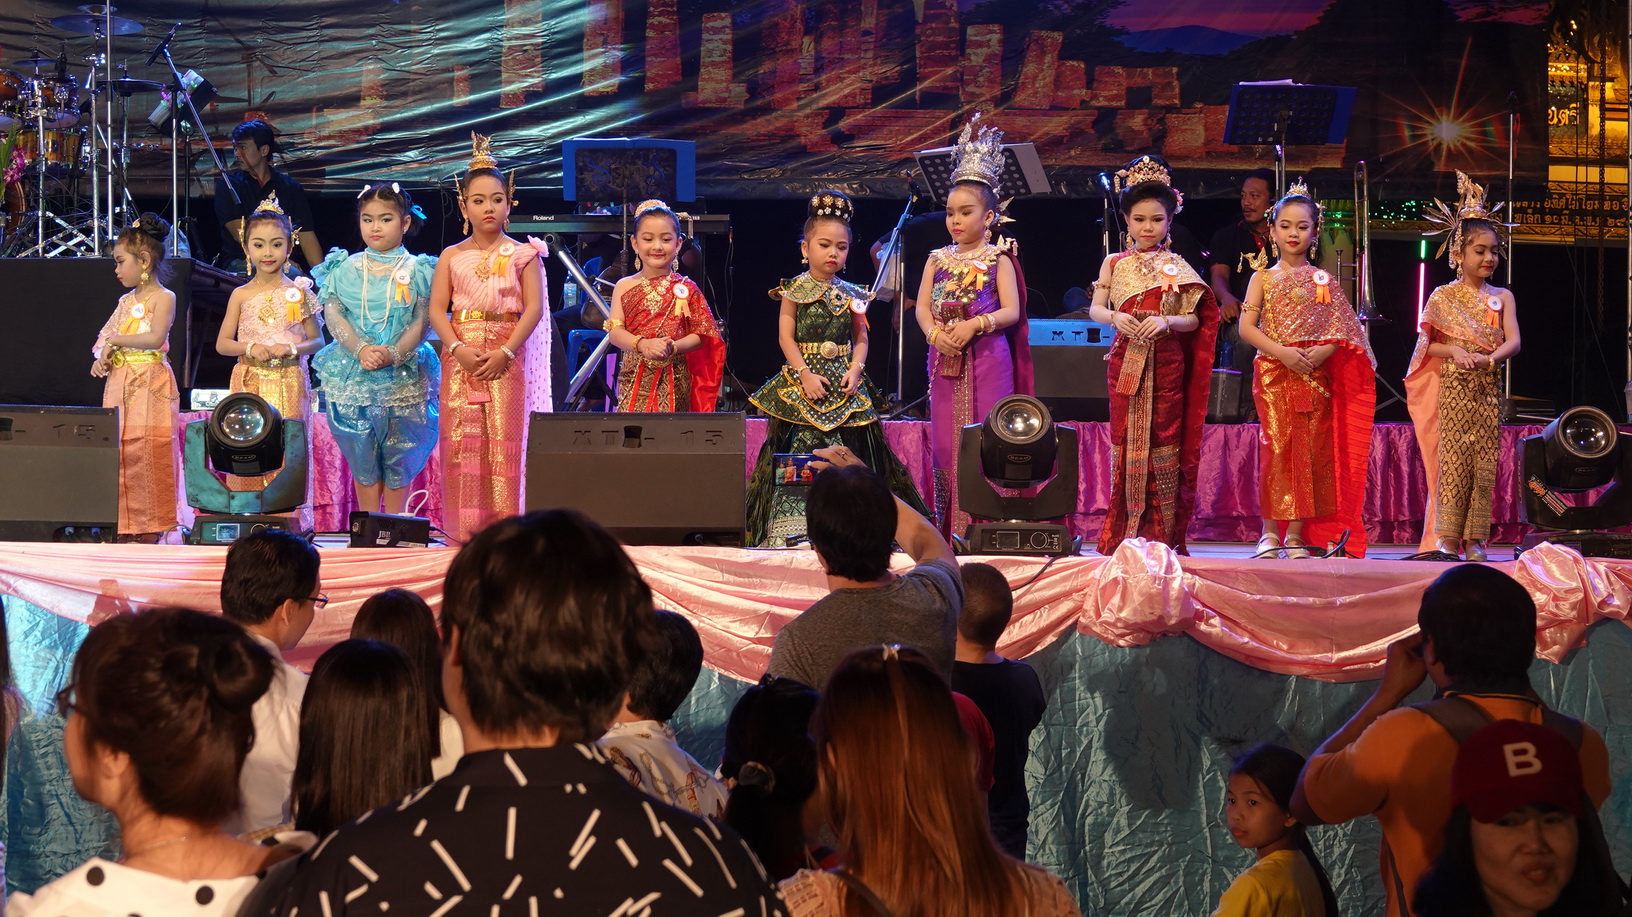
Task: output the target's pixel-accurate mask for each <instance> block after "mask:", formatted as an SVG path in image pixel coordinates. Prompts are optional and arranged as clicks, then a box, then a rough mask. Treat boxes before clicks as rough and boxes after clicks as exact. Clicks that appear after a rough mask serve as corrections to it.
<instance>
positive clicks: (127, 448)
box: [93, 293, 181, 535]
mask: <svg viewBox="0 0 1632 917" xmlns="http://www.w3.org/2000/svg"><path fill="white" fill-rule="evenodd" d="M149 298H151V297H149ZM138 306H139V308H138ZM152 330H153V314H152V312H151V311H150V310H149V309H148V308H147V300H143V301H142V302H141V303H138V302H137V301H136V297H135V294H133V293H126V294H125V295H123V296H121V297H119V304H118V305H117V306H115V307H114V310H113V314H112V315H110V316H109V317H108V320H107V322H106V323H105V324H103V326H102V330H101V331H100V332H99V333H98V334H97V336H96V346H95V347H94V348H93V354H96V355H101V354H102V353H104V350H106V352H107V355H108V358H109V363H111V364H112V366H111V368H110V369H109V370H108V376H107V381H106V383H105V384H104V385H103V387H102V406H103V407H105V408H118V409H119V520H118V523H119V534H121V535H145V534H148V533H151V532H163V531H168V530H169V529H172V528H175V526H176V422H177V411H178V407H179V401H180V397H181V393H180V391H179V390H178V389H177V388H176V376H175V373H173V372H172V371H171V370H170V364H169V363H168V362H166V360H167V358H166V357H165V351H167V350H169V349H170V344H169V342H168V341H166V342H165V343H164V344H162V345H161V346H160V347H159V349H158V350H128V349H126V348H123V347H112V346H109V345H108V338H109V337H111V336H113V335H115V334H147V333H149V332H151V331H152Z"/></svg>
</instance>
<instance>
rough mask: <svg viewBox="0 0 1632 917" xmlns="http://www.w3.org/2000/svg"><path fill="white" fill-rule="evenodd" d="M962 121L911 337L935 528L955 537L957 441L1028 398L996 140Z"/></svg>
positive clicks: (1020, 283) (998, 136) (959, 529)
mask: <svg viewBox="0 0 1632 917" xmlns="http://www.w3.org/2000/svg"><path fill="white" fill-rule="evenodd" d="M979 121H980V115H978V114H977V115H975V117H973V118H971V119H970V120H969V123H968V124H967V125H965V126H964V128H963V133H962V135H961V136H959V138H958V165H957V168H956V169H955V170H954V171H953V172H952V181H953V185H952V190H951V191H949V192H948V193H947V196H946V229H947V232H949V233H951V235H952V243H953V244H951V245H948V246H946V247H945V248H941V249H936V250H935V251H933V252H931V253H930V256H929V259H928V260H927V261H925V262H924V277H923V280H922V281H921V282H920V284H919V288H918V327H919V329H920V330H922V331H923V332H924V336H925V337H926V338H927V339H928V340H929V345H930V350H929V405H930V407H929V438H930V450H931V455H932V460H933V466H934V469H935V518H936V521H937V522H938V523H939V524H940V528H941V532H942V534H945V535H953V534H957V535H961V534H963V532H964V530H965V529H966V528H968V527H969V521H970V520H969V514H968V513H965V512H963V511H961V510H960V509H958V499H957V496H958V462H957V459H958V435H959V431H961V430H962V429H963V427H964V425H965V424H971V423H980V422H981V421H983V420H985V419H986V415H987V413H989V412H990V411H991V409H992V408H993V406H995V405H996V404H997V403H998V402H999V401H1001V400H1003V399H1004V398H1006V397H1008V396H1010V395H1013V394H1015V393H1016V392H1018V393H1020V394H1024V395H1030V394H1032V391H1033V386H1032V375H1031V351H1030V348H1029V346H1028V344H1027V341H1026V284H1025V280H1024V275H1022V274H1021V272H1020V261H1019V259H1018V258H1017V257H1016V249H1015V246H1014V244H1013V240H1011V239H1009V238H1008V237H1003V238H1002V239H1000V240H999V241H997V242H996V243H993V242H992V241H991V239H992V237H993V236H995V235H996V233H997V225H998V223H999V212H1000V211H1001V209H1002V205H1001V204H1000V203H999V200H998V192H999V191H1000V190H1001V188H1002V175H1003V134H1002V132H1001V131H999V130H997V129H996V128H994V127H991V126H978V125H979Z"/></svg>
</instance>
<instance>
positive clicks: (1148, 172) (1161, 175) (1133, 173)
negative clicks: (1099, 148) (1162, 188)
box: [1111, 156, 1184, 213]
mask: <svg viewBox="0 0 1632 917" xmlns="http://www.w3.org/2000/svg"><path fill="white" fill-rule="evenodd" d="M1152 181H1153V182H1159V183H1161V184H1164V185H1166V186H1168V187H1169V188H1173V175H1172V173H1170V172H1168V171H1167V167H1166V166H1164V165H1162V164H1161V163H1159V162H1157V161H1156V160H1154V159H1151V158H1150V157H1149V156H1141V157H1139V158H1138V159H1136V160H1134V161H1133V164H1132V165H1130V166H1128V167H1127V168H1126V169H1118V170H1117V172H1116V178H1115V180H1114V181H1113V182H1112V184H1111V188H1112V190H1113V192H1114V193H1116V194H1121V193H1122V189H1124V188H1132V187H1135V186H1137V185H1142V184H1144V183H1145V182H1152ZM1173 197H1174V198H1175V199H1176V200H1177V201H1178V206H1176V207H1175V208H1174V209H1173V212H1174V213H1178V212H1179V211H1180V210H1183V209H1184V195H1183V194H1180V193H1179V189H1177V188H1173Z"/></svg>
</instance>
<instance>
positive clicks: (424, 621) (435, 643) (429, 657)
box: [351, 589, 465, 780]
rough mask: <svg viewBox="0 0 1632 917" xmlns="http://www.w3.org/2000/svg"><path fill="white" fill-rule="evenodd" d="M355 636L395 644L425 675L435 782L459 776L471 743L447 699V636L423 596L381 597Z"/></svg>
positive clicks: (364, 613) (364, 612)
mask: <svg viewBox="0 0 1632 917" xmlns="http://www.w3.org/2000/svg"><path fill="white" fill-rule="evenodd" d="M351 637H352V639H354V640H379V641H380V642H382V643H390V644H393V645H395V646H397V647H399V648H401V650H402V651H403V652H405V653H407V654H408V659H409V660H410V661H411V662H413V664H414V672H415V673H416V674H417V675H418V676H419V683H420V695H421V698H420V700H421V702H422V704H423V705H424V708H425V723H426V728H427V729H429V730H430V733H431V755H432V756H433V757H432V758H431V777H432V778H434V779H436V780H441V779H442V778H443V777H446V776H447V775H449V774H451V773H453V768H454V765H456V764H458V763H459V758H460V757H461V756H463V755H464V753H465V739H464V735H463V734H462V733H460V731H459V723H458V721H456V720H455V719H454V718H453V714H451V713H449V712H448V704H447V701H446V700H445V699H444V697H443V694H442V636H441V634H438V633H437V631H436V615H435V614H433V613H432V612H431V606H429V605H427V604H425V600H424V599H422V598H420V597H419V593H417V592H411V591H409V590H407V589H387V590H385V591H384V592H376V593H375V594H373V595H371V596H369V597H368V598H367V599H366V600H365V601H364V602H363V606H362V607H361V608H359V609H357V617H355V618H352V619H351Z"/></svg>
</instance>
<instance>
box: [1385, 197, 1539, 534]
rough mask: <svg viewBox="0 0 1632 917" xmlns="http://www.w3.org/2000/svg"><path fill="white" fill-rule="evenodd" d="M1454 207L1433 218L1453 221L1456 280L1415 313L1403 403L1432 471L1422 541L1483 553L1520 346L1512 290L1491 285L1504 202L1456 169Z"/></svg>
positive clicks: (1440, 206) (1450, 243) (1434, 212)
mask: <svg viewBox="0 0 1632 917" xmlns="http://www.w3.org/2000/svg"><path fill="white" fill-rule="evenodd" d="M1456 191H1457V195H1458V197H1459V198H1460V200H1459V202H1458V204H1457V206H1456V207H1451V206H1449V205H1447V204H1445V203H1443V202H1440V201H1437V200H1436V201H1435V202H1434V203H1435V204H1436V205H1437V209H1436V208H1430V209H1429V211H1428V213H1427V214H1426V215H1427V217H1428V219H1430V220H1432V221H1434V222H1436V223H1438V224H1440V225H1441V226H1444V227H1445V228H1446V229H1447V230H1449V235H1448V236H1447V238H1446V243H1445V245H1443V246H1441V247H1440V252H1444V251H1445V250H1446V249H1447V248H1449V249H1450V253H1451V254H1450V260H1451V265H1452V266H1454V267H1455V268H1456V282H1455V283H1448V284H1445V285H1444V286H1442V287H1439V288H1438V289H1436V290H1434V292H1433V293H1432V294H1431V295H1430V296H1429V297H1428V302H1427V303H1425V304H1424V305H1423V308H1422V314H1421V315H1420V316H1419V317H1418V319H1417V330H1418V334H1417V348H1416V351H1415V352H1414V353H1412V355H1411V365H1410V368H1409V369H1408V370H1407V371H1406V376H1405V391H1406V405H1407V406H1408V407H1409V408H1410V410H1411V422H1412V423H1413V424H1414V425H1415V426H1416V431H1417V445H1418V447H1419V448H1420V449H1421V450H1422V460H1423V464H1424V465H1425V466H1426V469H1427V473H1428V512H1427V518H1426V519H1425V520H1424V522H1423V532H1422V550H1424V551H1427V550H1431V549H1438V550H1440V551H1443V552H1445V553H1447V554H1461V553H1462V552H1463V550H1464V549H1465V550H1466V551H1467V558H1468V560H1474V561H1481V560H1485V559H1486V549H1485V541H1486V539H1488V538H1489V537H1490V510H1491V502H1492V501H1493V500H1494V499H1495V495H1496V468H1497V464H1498V461H1499V458H1500V455H1499V447H1500V442H1501V410H1502V402H1501V383H1500V380H1501V372H1500V367H1501V365H1502V363H1503V362H1505V361H1507V360H1508V359H1511V358H1512V357H1513V356H1514V355H1515V354H1517V353H1518V352H1519V319H1518V316H1517V315H1516V314H1515V309H1514V304H1513V294H1512V293H1510V292H1508V291H1507V290H1504V289H1502V288H1500V287H1493V286H1491V285H1490V278H1491V276H1492V275H1493V274H1495V273H1496V266H1497V264H1498V263H1500V261H1501V254H1502V234H1501V224H1500V223H1497V222H1496V213H1497V211H1499V210H1500V209H1501V205H1500V204H1498V205H1496V206H1495V207H1488V206H1486V204H1485V189H1484V188H1482V187H1480V186H1479V185H1478V184H1477V183H1475V182H1474V181H1472V180H1471V179H1469V178H1468V177H1467V176H1466V175H1464V174H1462V173H1461V172H1458V173H1456Z"/></svg>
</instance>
